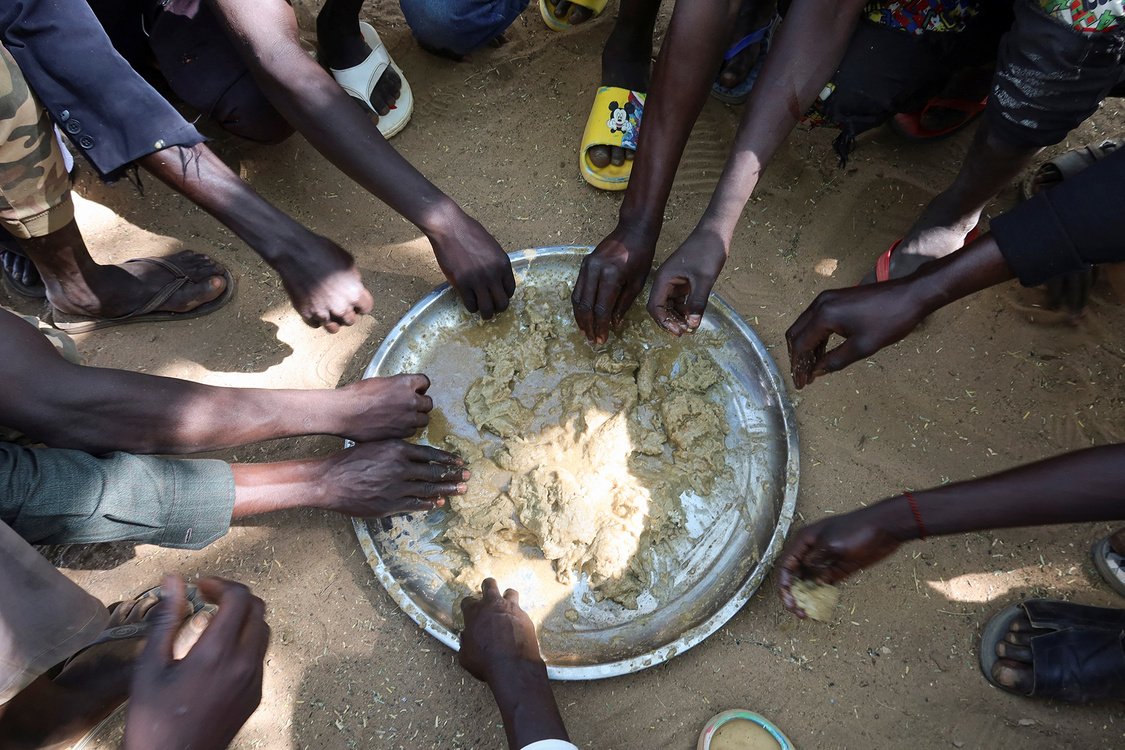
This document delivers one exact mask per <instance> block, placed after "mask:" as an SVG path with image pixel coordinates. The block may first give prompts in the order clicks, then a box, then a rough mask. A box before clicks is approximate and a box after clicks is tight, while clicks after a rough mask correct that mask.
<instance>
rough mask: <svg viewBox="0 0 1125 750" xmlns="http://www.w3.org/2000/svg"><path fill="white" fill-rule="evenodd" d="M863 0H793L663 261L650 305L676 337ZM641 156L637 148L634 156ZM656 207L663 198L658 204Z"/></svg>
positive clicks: (699, 313) (700, 302)
mask: <svg viewBox="0 0 1125 750" xmlns="http://www.w3.org/2000/svg"><path fill="white" fill-rule="evenodd" d="M864 5H866V0H793V2H792V3H791V5H790V7H789V10H788V12H787V13H786V14H785V21H784V22H783V23H782V24H781V25H780V26H779V27H778V33H777V36H776V37H775V38H774V40H773V42H772V44H771V46H770V51H769V54H768V55H766V60H765V63H764V65H763V67H762V73H761V75H760V76H759V77H758V81H757V83H756V84H755V85H754V88H753V90H752V91H751V92H750V98H749V99H748V100H747V102H746V106H745V109H744V111H743V115H742V122H741V124H740V125H739V128H738V134H737V136H736V137H735V142H734V146H733V148H732V150H731V154H730V156H729V158H728V159H727V163H726V166H725V167H724V168H723V173H722V176H721V177H720V178H719V184H718V185H717V186H716V188H715V192H714V194H713V195H712V196H711V201H710V203H709V204H708V206H707V209H706V211H704V213H703V216H702V217H701V218H700V220H699V223H698V224H697V225H696V227H695V229H694V230H693V231H692V233H691V235H690V236H689V237H688V238H687V239H686V240H685V241H684V243H683V244H682V245H681V246H680V247H679V249H677V250H676V252H674V253H673V254H672V255H671V256H669V258H668V260H666V261H665V262H664V264H663V265H662V266H661V267H660V270H659V271H658V272H657V275H656V278H655V279H654V280H653V284H652V293H651V295H650V297H649V303H648V310H649V314H651V315H652V316H653V318H654V319H655V320H656V322H657V323H659V324H660V325H661V326H662V327H663V328H664V329H665V330H667V331H668V332H670V333H673V334H675V335H677V336H678V335H681V334H683V333H687V332H689V331H693V330H695V329H696V328H698V326H699V323H700V322H701V320H702V317H703V311H704V308H705V307H706V305H707V297H708V295H709V294H710V293H711V288H712V287H713V286H714V284H715V281H716V279H718V277H719V272H720V271H722V268H723V265H724V264H725V263H726V259H727V256H728V255H729V254H730V243H731V238H732V237H733V236H734V230H735V227H736V226H737V225H738V219H739V217H740V216H741V215H742V209H743V208H744V207H745V206H746V201H748V200H749V199H750V195H751V194H752V193H753V192H754V189H755V188H756V187H757V185H758V180H759V179H760V178H761V176H762V171H763V170H764V169H765V168H766V165H767V164H769V162H770V160H771V159H772V158H773V155H774V154H775V153H776V152H777V149H778V148H779V147H780V146H781V144H782V143H783V142H784V141H785V139H786V138H788V137H789V133H790V132H792V130H793V128H794V127H795V126H796V125H797V123H798V122H799V121H800V119H801V115H802V114H803V113H804V112H805V111H806V110H807V109H808V108H809V107H810V106H812V103H813V102H814V101H815V100H816V97H817V94H819V93H820V91H821V89H822V88H823V87H824V84H825V83H826V82H828V81H829V80H830V79H831V77H832V74H833V73H834V72H835V70H836V68H837V67H838V66H839V64H840V60H842V59H843V57H844V53H845V51H846V50H847V46H848V40H849V39H851V36H852V32H853V31H854V30H855V26H856V24H857V23H858V21H859V17H860V11H861V10H862V9H863V6H864ZM639 156H640V154H639V153H638V157H639ZM659 205H660V208H661V211H662V210H663V205H664V204H663V203H661V204H659Z"/></svg>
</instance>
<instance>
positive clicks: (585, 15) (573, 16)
mask: <svg viewBox="0 0 1125 750" xmlns="http://www.w3.org/2000/svg"><path fill="white" fill-rule="evenodd" d="M593 15H594V12H593V11H592V10H590V9H589V8H583V7H582V6H581V5H576V6H574V8H573V9H572V10H571V11H570V17H569V21H570V22H571V23H575V24H577V23H585V22H586V21H589V20H590V18H591V17H592V16H593Z"/></svg>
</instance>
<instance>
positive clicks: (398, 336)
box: [354, 247, 798, 680]
mask: <svg viewBox="0 0 1125 750" xmlns="http://www.w3.org/2000/svg"><path fill="white" fill-rule="evenodd" d="M590 250H591V248H589V247H547V248H539V249H535V250H524V251H521V252H516V253H512V254H511V259H512V267H513V269H514V271H515V273H516V279H517V282H518V283H519V284H521V285H522V284H524V283H526V282H527V281H529V280H530V281H532V282H533V283H535V284H537V285H538V284H557V285H558V286H559V288H560V289H568V288H570V286H571V285H572V283H573V281H574V279H575V277H576V275H577V272H578V268H579V265H580V264H581V261H582V258H583V256H585V255H586V254H587V253H588V252H590ZM517 294H519V291H518V290H517ZM635 307H638V308H640V307H641V306H639V305H638V306H635ZM558 314H559V315H560V316H567V317H569V315H570V305H569V302H568V301H566V300H565V298H563V295H562V294H560V305H559V313H558ZM635 314H637V315H643V309H639V310H637V311H635ZM487 325H495V324H490V323H483V322H481V321H480V320H479V319H478V318H476V317H475V316H471V315H469V314H468V313H466V312H465V311H464V309H463V308H462V306H461V304H460V301H459V300H458V298H457V295H456V292H454V290H453V289H451V288H450V287H449V286H448V285H443V286H441V287H439V288H438V289H436V290H434V291H433V292H431V293H430V294H428V295H427V296H426V297H424V298H423V299H422V300H421V301H419V302H418V304H416V305H415V306H414V307H413V308H412V309H411V310H410V312H409V313H407V314H406V316H405V317H404V318H403V319H402V320H400V321H399V322H398V324H397V325H396V326H395V327H394V328H393V329H392V330H391V332H390V333H389V334H388V335H387V337H386V339H384V341H383V343H382V345H381V346H380V347H379V350H378V351H377V352H376V353H375V356H374V357H373V358H372V360H371V364H370V365H369V366H368V367H367V370H366V372H365V373H364V377H379V376H387V375H394V374H397V373H402V372H425V373H427V374H428V375H430V377H431V379H432V380H433V386H432V388H431V389H430V395H431V396H432V397H433V399H434V407H435V411H437V412H440V413H441V414H442V415H443V416H444V417H445V419H446V420H447V421H448V422H449V423H450V424H451V425H452V426H454V427H455V428H456V429H457V430H458V431H459V432H462V433H463V434H466V435H472V436H474V437H476V436H479V433H477V431H476V430H475V428H474V427H473V426H472V424H471V423H470V422H469V421H468V419H467V416H466V415H465V407H464V395H465V391H466V389H467V388H468V387H469V386H470V385H471V384H472V382H473V381H474V380H476V378H477V377H479V376H480V375H481V374H482V372H483V354H482V353H481V352H480V350H479V347H474V346H471V345H470V344H469V343H468V341H467V338H466V336H467V334H468V333H470V332H471V331H472V329H474V328H476V327H478V326H487ZM650 329H651V331H652V337H653V341H654V343H664V342H666V341H667V340H668V337H667V335H666V334H665V333H663V332H662V331H660V330H659V329H658V328H657V327H656V326H655V325H652V326H651V327H650ZM701 330H703V331H708V332H713V333H714V334H716V335H715V336H712V337H706V340H707V341H710V342H712V344H711V345H710V346H709V348H708V351H709V352H710V354H711V356H712V357H713V358H714V359H715V361H716V362H717V363H718V364H719V365H720V366H721V367H722V368H723V369H724V370H725V372H726V378H725V379H724V381H723V382H722V383H720V384H719V385H718V386H716V387H717V388H718V389H719V390H720V396H719V400H720V401H722V403H723V405H724V407H725V409H726V413H727V416H728V420H729V422H730V426H731V430H730V435H729V437H728V438H727V449H728V457H727V461H728V464H729V465H730V467H731V469H732V474H733V480H732V481H730V482H726V483H725V484H721V485H720V484H717V485H716V487H715V491H714V492H713V493H712V495H711V496H710V497H708V498H700V497H698V496H696V495H694V494H692V493H690V492H686V493H684V495H683V496H682V497H681V501H682V502H683V506H684V512H685V517H686V519H687V524H686V526H687V528H688V529H689V531H690V532H691V534H692V538H691V539H683V540H680V541H679V542H678V543H677V545H676V546H675V547H674V549H673V553H672V554H671V555H669V559H668V560H667V561H666V563H667V565H666V570H664V571H662V572H661V573H660V574H661V575H662V576H666V577H667V578H666V580H671V581H672V584H673V585H672V588H671V592H672V593H671V595H668V596H662V597H660V598H659V599H657V598H654V597H653V596H650V595H645V596H642V598H641V600H640V606H639V607H638V609H636V610H626V609H624V608H623V607H621V606H620V605H618V604H616V603H614V602H612V601H609V600H608V599H607V600H604V601H602V602H598V603H592V602H591V601H590V597H588V596H587V597H585V599H583V598H582V597H581V593H582V592H583V591H584V590H585V582H584V581H583V580H581V579H580V580H579V581H578V583H577V584H576V585H575V587H574V591H573V594H572V599H573V600H568V601H565V602H560V601H558V600H557V597H556V598H552V599H550V600H542V597H539V596H538V594H537V586H536V581H537V579H536V578H535V576H534V575H532V573H531V570H532V568H534V567H535V566H536V564H542V565H546V564H547V563H546V562H545V561H542V560H539V561H531V562H528V561H518V562H516V563H515V564H514V565H513V567H512V568H511V570H510V571H509V574H508V575H506V576H504V580H501V581H500V585H501V587H502V588H506V587H513V588H516V589H518V590H519V591H520V598H521V604H522V605H523V606H524V608H525V609H528V610H529V611H530V612H531V613H532V615H533V617H534V618H535V619H537V620H538V621H540V624H539V636H540V642H541V647H542V650H543V655H544V658H545V660H546V662H547V671H548V674H549V675H550V676H551V677H552V678H553V679H560V680H590V679H599V678H603V677H613V676H616V675H623V674H628V673H630V672H636V671H638V670H641V669H644V668H646V667H650V666H653V665H655V664H660V663H662V662H665V661H667V660H668V659H670V658H672V657H673V656H675V655H677V654H681V653H683V652H684V651H686V650H687V649H689V648H691V647H692V646H694V645H696V644H697V643H699V642H701V641H702V640H703V639H705V638H706V637H707V636H709V635H711V634H712V633H714V632H715V631H716V630H718V629H719V628H720V627H721V626H722V625H723V624H724V623H725V622H726V621H727V620H728V619H730V617H731V616H732V615H734V613H735V612H737V611H738V610H739V609H740V608H741V607H742V606H743V605H744V604H745V603H746V601H747V600H748V599H749V598H750V597H751V596H752V595H753V593H754V592H755V591H756V590H757V588H758V586H759V585H761V583H762V580H763V579H764V578H765V576H766V573H767V572H768V571H769V568H770V565H771V564H772V563H773V561H774V559H775V558H776V556H777V554H778V552H779V551H780V550H781V545H782V544H783V542H784V540H785V535H786V533H787V532H788V529H789V524H790V522H791V520H792V518H793V509H794V506H795V504H796V499H797V478H798V459H797V430H796V420H795V419H794V416H793V408H792V405H791V404H790V401H789V399H788V397H787V395H786V392H785V385H784V383H783V381H782V379H781V377H780V375H779V374H778V370H777V366H776V365H775V364H774V362H773V360H772V359H771V358H770V355H769V353H768V352H767V351H766V348H765V346H764V345H763V344H762V342H761V341H760V340H759V339H758V337H757V336H756V335H755V334H754V332H753V330H751V328H750V327H749V326H748V325H747V324H746V323H745V322H744V321H743V320H742V319H741V318H740V317H739V316H738V314H737V313H736V312H735V311H734V309H733V308H731V306H730V305H728V304H727V303H726V302H724V301H723V300H722V299H721V298H719V297H718V296H716V295H712V297H711V301H710V306H709V307H708V308H707V315H706V316H705V318H704V321H703V325H702V326H701ZM700 340H703V339H700ZM716 341H717V342H721V343H714V342H716ZM684 345H685V346H692V345H695V344H693V343H692V341H691V339H690V337H689V338H687V339H685V344H684ZM490 437H491V436H480V439H481V440H486V439H489V438H490ZM447 515H448V514H447V512H445V511H443V510H438V511H434V512H431V513H427V514H416V515H409V516H396V517H393V518H390V519H382V520H363V519H355V520H354V524H355V531H356V536H357V537H359V542H360V546H361V547H362V548H363V551H364V554H365V555H366V557H367V561H368V563H369V564H370V566H371V569H372V570H373V571H374V572H375V576H376V577H377V578H378V579H379V582H380V583H382V585H383V586H384V588H386V590H387V593H388V594H390V596H391V598H392V599H394V601H395V602H396V603H397V604H398V605H399V606H400V607H401V608H402V610H403V611H404V612H405V613H406V614H407V615H408V616H409V617H410V618H411V619H412V620H414V622H416V623H417V624H418V625H420V626H421V627H422V628H424V629H425V630H426V632H428V633H429V634H430V635H432V636H434V637H435V638H437V639H438V640H439V641H441V642H442V643H444V644H445V645H447V646H449V647H450V648H452V649H454V650H456V649H457V647H458V638H457V628H456V625H455V618H454V612H453V609H454V606H455V605H456V604H457V600H458V599H459V596H460V595H459V594H458V593H457V591H456V590H455V589H454V587H453V586H451V585H450V583H449V581H450V579H451V573H450V570H449V567H448V563H449V562H450V558H449V556H448V555H447V553H446V552H445V550H444V549H443V547H442V544H441V539H440V537H441V533H442V531H443V529H444V527H445V524H446V523H447ZM662 563H663V560H662ZM569 608H573V609H572V611H571V614H570V619H567V618H565V617H564V616H563V613H564V610H565V609H569ZM575 611H576V612H578V613H580V617H575V616H574V614H573V613H574V612H575ZM572 620H575V621H572Z"/></svg>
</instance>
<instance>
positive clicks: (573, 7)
mask: <svg viewBox="0 0 1125 750" xmlns="http://www.w3.org/2000/svg"><path fill="white" fill-rule="evenodd" d="M547 10H548V11H549V12H550V14H551V15H552V16H554V17H555V18H557V19H559V20H560V21H562V22H563V23H569V24H570V25H571V26H577V25H578V24H580V23H585V22H586V21H589V20H590V19H591V18H593V17H594V11H592V10H590V9H589V8H587V7H585V6H582V5H578V4H577V3H572V2H570V0H558V2H557V3H554V4H553V3H552V2H551V0H547Z"/></svg>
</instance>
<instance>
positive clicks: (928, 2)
mask: <svg viewBox="0 0 1125 750" xmlns="http://www.w3.org/2000/svg"><path fill="white" fill-rule="evenodd" d="M990 1H991V2H1002V1H1003V0H990ZM979 5H980V0H874V1H873V2H870V3H868V4H867V7H866V8H864V10H863V14H864V18H866V19H867V20H869V21H871V22H873V23H878V24H882V25H883V26H889V27H890V28H892V29H897V30H899V31H905V32H906V33H908V34H915V35H921V34H926V33H929V32H953V33H957V32H961V31H964V30H965V22H966V21H967V20H969V19H970V18H972V17H973V16H975V15H976V14H977V12H978V11H979Z"/></svg>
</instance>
